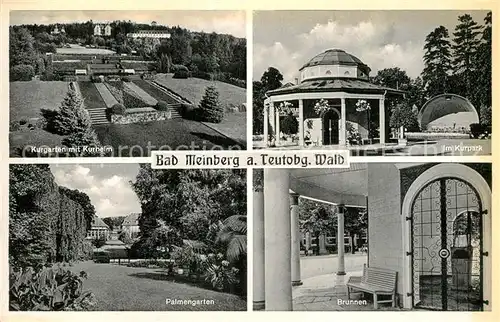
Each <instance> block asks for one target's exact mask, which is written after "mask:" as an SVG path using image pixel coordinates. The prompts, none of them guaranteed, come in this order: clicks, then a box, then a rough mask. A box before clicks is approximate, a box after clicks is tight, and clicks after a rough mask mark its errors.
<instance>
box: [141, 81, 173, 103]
mask: <svg viewBox="0 0 500 322" xmlns="http://www.w3.org/2000/svg"><path fill="white" fill-rule="evenodd" d="M133 83H134V84H136V85H137V86H139V87H140V88H142V89H143V90H144V91H145V92H147V93H148V94H149V95H151V96H153V97H154V98H155V99H157V100H158V101H165V102H166V103H167V104H177V103H179V102H178V101H177V100H176V99H175V98H173V97H172V96H171V95H168V94H167V93H165V92H164V91H162V90H160V89H158V88H157V87H155V86H154V85H151V84H150V83H149V82H147V81H145V80H142V79H140V80H134V81H133Z"/></svg>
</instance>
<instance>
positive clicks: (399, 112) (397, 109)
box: [389, 102, 420, 132]
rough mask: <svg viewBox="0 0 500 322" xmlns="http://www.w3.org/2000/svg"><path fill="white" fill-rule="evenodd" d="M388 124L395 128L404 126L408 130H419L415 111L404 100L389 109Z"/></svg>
mask: <svg viewBox="0 0 500 322" xmlns="http://www.w3.org/2000/svg"><path fill="white" fill-rule="evenodd" d="M389 126H390V127H392V128H395V129H399V128H400V127H403V128H405V129H406V130H407V131H410V132H419V131H420V126H419V124H418V117H417V113H416V112H415V111H413V109H412V107H411V106H409V105H408V104H407V103H406V102H403V103H400V104H397V105H395V106H394V107H393V108H392V111H391V118H390V119H389Z"/></svg>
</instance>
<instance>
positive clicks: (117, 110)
mask: <svg viewBox="0 0 500 322" xmlns="http://www.w3.org/2000/svg"><path fill="white" fill-rule="evenodd" d="M111 113H113V114H118V115H124V114H125V106H123V105H122V104H119V103H118V104H115V105H113V107H111Z"/></svg>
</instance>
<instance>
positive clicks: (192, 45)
mask: <svg viewBox="0 0 500 322" xmlns="http://www.w3.org/2000/svg"><path fill="white" fill-rule="evenodd" d="M245 33H246V13H245V12H244V11H216V10H206V11H175V10H171V11H162V10H159V11H124V10H115V11H97V10H96V11H78V10H72V11H57V10H55V11H43V10H41V11H40V10H33V11H19V10H14V11H11V12H10V27H9V68H10V70H9V87H10V90H9V97H10V119H9V132H10V135H9V142H10V149H9V150H10V156H11V157H46V156H51V157H55V156H76V157H85V156H113V157H147V156H149V155H150V153H151V151H155V150H213V149H217V150H242V149H246V34H245Z"/></svg>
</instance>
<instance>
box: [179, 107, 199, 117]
mask: <svg viewBox="0 0 500 322" xmlns="http://www.w3.org/2000/svg"><path fill="white" fill-rule="evenodd" d="M196 110H197V109H196V107H195V106H194V105H191V104H186V103H181V116H182V117H183V118H185V119H188V120H195V119H196Z"/></svg>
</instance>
